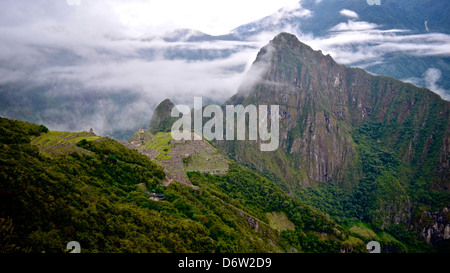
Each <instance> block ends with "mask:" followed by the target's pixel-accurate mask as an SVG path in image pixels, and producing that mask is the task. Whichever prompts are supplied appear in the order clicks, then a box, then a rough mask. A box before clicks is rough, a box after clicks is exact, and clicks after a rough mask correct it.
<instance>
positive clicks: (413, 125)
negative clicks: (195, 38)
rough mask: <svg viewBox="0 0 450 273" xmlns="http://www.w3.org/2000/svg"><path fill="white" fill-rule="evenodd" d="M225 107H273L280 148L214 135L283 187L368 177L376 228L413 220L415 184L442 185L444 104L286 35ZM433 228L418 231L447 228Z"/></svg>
mask: <svg viewBox="0 0 450 273" xmlns="http://www.w3.org/2000/svg"><path fill="white" fill-rule="evenodd" d="M229 104H234V105H237V104H243V105H249V104H254V105H279V106H280V113H279V114H280V147H279V149H278V150H277V151H274V152H261V151H259V149H258V142H257V141H245V142H243V141H240V142H239V141H217V142H216V143H217V146H218V147H219V148H220V149H222V150H223V151H225V152H227V153H228V154H229V155H231V156H233V157H234V158H235V159H236V160H238V161H241V162H243V163H244V164H246V165H249V166H251V167H252V168H255V169H257V170H258V171H260V172H261V173H264V174H268V175H269V176H270V177H274V178H275V180H276V181H278V183H279V184H280V185H281V186H282V187H283V188H284V189H286V190H287V191H288V192H291V191H292V192H295V191H296V190H298V189H299V188H302V187H305V186H309V185H314V184H319V183H318V182H328V183H334V184H336V185H339V186H341V187H343V188H345V189H346V190H348V191H352V190H353V189H355V188H356V187H358V185H359V184H360V183H361V181H363V180H364V179H365V180H366V181H367V179H369V180H370V181H372V182H373V183H374V185H375V186H376V187H378V189H377V190H375V191H374V194H375V195H374V196H371V198H372V197H373V199H374V200H375V201H374V204H375V205H374V206H373V207H371V208H367V210H368V211H369V210H370V211H371V212H373V213H372V215H374V218H373V219H372V220H373V222H377V223H382V224H381V226H380V228H384V227H385V226H389V225H395V224H399V223H407V224H408V225H411V224H413V219H412V215H414V212H415V210H416V209H417V204H418V202H421V201H418V200H421V197H418V194H417V192H418V191H420V192H421V193H420V194H422V193H423V194H428V192H429V191H431V190H433V191H437V192H448V191H449V189H450V144H449V143H450V103H449V102H447V101H444V100H442V99H441V98H440V97H439V96H438V95H437V94H435V93H433V92H432V91H430V90H428V89H424V88H418V87H416V86H414V85H412V84H409V83H404V82H401V81H398V80H396V79H393V78H390V77H385V76H374V75H371V74H369V73H367V72H365V71H364V70H362V69H356V68H347V67H345V66H343V65H339V64H337V63H336V62H335V61H334V60H333V59H332V58H331V57H330V56H329V55H326V56H325V55H323V54H322V52H320V51H315V50H313V49H312V48H310V47H309V46H307V45H305V44H303V43H301V42H300V41H299V40H298V39H297V38H296V37H295V36H294V35H291V34H288V33H281V34H279V35H277V36H276V37H275V38H274V39H273V40H272V41H270V43H269V44H268V45H266V46H265V47H263V48H262V49H261V50H260V52H259V54H258V56H257V58H256V60H255V62H254V63H253V66H252V68H251V69H250V71H249V73H248V77H247V79H246V80H245V81H244V84H243V85H242V86H241V87H240V88H239V90H238V92H237V93H236V95H234V96H233V97H232V98H230V99H229V100H228V101H227V102H226V103H225V105H229ZM394 182H395V183H394ZM394 184H395V185H394ZM391 185H392V186H391ZM414 195H417V196H415V197H414ZM444 195H445V194H444ZM400 196H401V198H399V197H400ZM445 196H448V195H445ZM444 198H447V197H444ZM449 202H450V200H449ZM375 218H377V219H375ZM433 227H434V225H431V226H430V227H429V228H427V229H426V230H425V231H424V236H428V235H427V234H428V233H430V232H431V235H430V236H431V237H430V238H432V237H433V236H434V237H435V238H445V234H446V233H445V232H446V230H448V228H447V227H446V226H445V225H440V224H438V225H437V226H436V228H433ZM447 232H448V231H447ZM432 240H433V239H430V241H432Z"/></svg>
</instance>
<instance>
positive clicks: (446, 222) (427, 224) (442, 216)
mask: <svg viewBox="0 0 450 273" xmlns="http://www.w3.org/2000/svg"><path fill="white" fill-rule="evenodd" d="M419 226H421V227H422V230H421V235H422V236H423V237H424V238H425V239H426V240H427V242H428V243H436V242H438V241H442V240H448V239H450V207H448V206H447V207H445V208H443V209H442V210H441V211H434V212H429V211H424V212H422V213H421V215H420V219H419Z"/></svg>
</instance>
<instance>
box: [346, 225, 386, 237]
mask: <svg viewBox="0 0 450 273" xmlns="http://www.w3.org/2000/svg"><path fill="white" fill-rule="evenodd" d="M349 231H350V233H352V234H353V235H355V236H357V237H359V238H361V239H363V240H377V239H379V238H378V236H377V234H376V233H375V232H374V231H373V230H372V229H370V228H369V227H367V226H366V225H365V224H364V223H356V224H355V225H353V226H352V227H351V228H350V229H349Z"/></svg>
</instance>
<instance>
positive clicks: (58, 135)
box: [31, 131, 102, 149]
mask: <svg viewBox="0 0 450 273" xmlns="http://www.w3.org/2000/svg"><path fill="white" fill-rule="evenodd" d="M100 138H102V137H100V136H95V135H92V134H91V133H87V132H81V133H68V132H59V131H49V132H48V133H42V134H41V135H40V136H38V137H34V138H32V139H31V143H33V144H34V145H36V146H38V147H39V148H40V149H44V148H46V147H48V146H50V145H51V146H54V145H60V144H76V143H77V142H79V141H81V140H82V139H86V140H87V141H93V140H97V139H100Z"/></svg>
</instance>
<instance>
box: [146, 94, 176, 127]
mask: <svg viewBox="0 0 450 273" xmlns="http://www.w3.org/2000/svg"><path fill="white" fill-rule="evenodd" d="M174 106H175V105H174V104H173V102H172V101H170V100H169V99H165V100H164V101H162V102H161V103H160V104H159V105H158V106H157V107H156V109H155V111H154V112H153V116H152V119H151V120H150V124H149V126H148V130H149V131H151V132H154V131H168V130H170V128H171V127H170V126H171V125H172V123H171V122H168V121H169V120H170V119H171V115H170V113H171V112H172V108H173V107H174Z"/></svg>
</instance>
